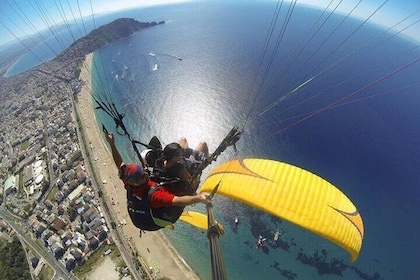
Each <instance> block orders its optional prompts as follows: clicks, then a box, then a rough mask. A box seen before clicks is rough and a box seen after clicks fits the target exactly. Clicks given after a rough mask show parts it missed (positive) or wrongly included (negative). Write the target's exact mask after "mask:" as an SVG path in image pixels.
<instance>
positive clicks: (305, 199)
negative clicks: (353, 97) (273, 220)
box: [200, 159, 364, 262]
mask: <svg viewBox="0 0 420 280" xmlns="http://www.w3.org/2000/svg"><path fill="white" fill-rule="evenodd" d="M217 184H219V186H218V190H217V193H218V194H222V195H224V196H228V197H230V198H233V199H235V200H238V201H241V202H243V203H246V204H248V205H251V206H253V207H255V208H258V209H260V210H263V211H265V212H267V213H270V214H272V215H275V216H277V217H280V218H282V219H285V220H288V221H290V222H292V223H295V224H297V225H299V226H301V227H303V228H305V229H308V230H310V231H312V232H314V233H316V234H318V235H320V236H322V237H324V238H326V239H328V240H330V241H332V242H334V243H336V244H337V245H339V246H340V247H342V248H344V249H345V250H347V251H348V252H349V253H350V255H351V262H354V261H356V260H357V258H358V256H359V252H360V249H361V247H362V240H363V235H364V228H363V221H362V217H361V216H360V214H359V212H358V211H357V209H356V207H355V206H354V204H353V203H352V202H351V201H350V199H348V198H347V196H346V195H345V194H343V193H342V192H341V191H340V190H339V189H337V188H336V187H334V186H333V185H332V184H331V183H329V182H327V181H326V180H324V179H322V178H321V177H319V176H317V175H315V174H313V173H311V172H308V171H306V170H304V169H302V168H299V167H296V166H293V165H290V164H286V163H282V162H277V161H273V160H266V159H244V160H234V161H230V162H227V163H224V164H222V165H219V166H217V167H216V168H214V169H213V170H212V171H211V172H210V174H209V176H208V177H207V179H206V181H205V182H204V183H203V185H202V187H201V190H200V191H201V192H211V191H212V190H213V189H214V187H215V186H216V185H217Z"/></svg>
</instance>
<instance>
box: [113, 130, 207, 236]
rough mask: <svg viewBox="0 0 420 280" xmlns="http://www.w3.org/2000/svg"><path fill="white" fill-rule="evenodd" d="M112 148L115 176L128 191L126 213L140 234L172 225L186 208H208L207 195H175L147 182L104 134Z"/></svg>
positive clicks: (139, 170)
mask: <svg viewBox="0 0 420 280" xmlns="http://www.w3.org/2000/svg"><path fill="white" fill-rule="evenodd" d="M106 140H107V142H108V143H109V145H110V147H111V152H112V156H113V158H114V162H115V165H116V166H117V167H118V176H119V178H120V179H121V180H122V181H123V182H124V187H125V189H126V191H127V209H128V213H129V215H130V218H131V221H132V222H133V224H134V225H135V226H136V227H137V228H139V229H142V230H150V231H152V230H158V229H161V228H164V227H167V226H171V225H172V223H175V222H176V221H177V220H178V218H179V216H180V215H181V213H182V211H183V209H184V207H185V206H187V205H190V204H195V203H203V204H208V203H209V200H207V196H208V194H205V193H201V194H196V195H177V193H176V190H173V188H172V187H171V185H161V186H160V185H158V184H157V183H156V182H154V181H152V180H150V178H149V175H148V173H147V172H143V168H142V166H141V165H137V164H135V163H125V162H123V160H122V157H121V154H120V153H119V151H118V149H117V147H116V145H115V139H114V136H113V134H112V133H111V134H106Z"/></svg>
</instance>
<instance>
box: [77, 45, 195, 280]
mask: <svg viewBox="0 0 420 280" xmlns="http://www.w3.org/2000/svg"><path fill="white" fill-rule="evenodd" d="M92 63H93V53H90V54H88V55H86V57H85V61H84V63H83V65H82V66H81V73H80V78H81V80H82V81H83V85H82V89H81V91H80V93H79V94H78V101H77V102H75V105H76V109H77V112H78V114H79V119H80V125H81V128H82V129H83V131H84V133H83V134H84V136H85V137H86V139H85V140H86V142H88V143H89V146H88V147H86V149H87V152H88V153H89V155H88V156H89V157H90V159H91V163H92V168H93V172H94V173H96V178H97V180H98V182H97V183H98V187H99V188H101V190H102V191H103V196H104V197H105V199H104V200H105V201H106V204H107V206H108V208H109V210H110V211H109V215H110V216H112V217H113V219H114V221H115V222H116V223H117V224H118V228H119V231H120V233H121V234H120V236H121V237H123V239H124V240H121V241H122V242H123V243H126V244H127V245H126V246H127V247H128V248H132V249H133V251H136V252H138V255H139V257H140V258H141V262H144V263H146V265H147V267H149V268H151V267H152V268H153V270H152V271H154V272H157V277H158V278H161V277H167V278H169V279H200V278H199V277H198V275H197V274H196V273H195V272H194V271H193V270H192V268H191V267H190V266H188V264H186V263H185V261H184V259H183V258H182V257H181V256H180V255H179V253H178V252H177V250H176V249H175V248H174V247H173V246H172V244H171V243H170V241H169V239H168V238H167V237H166V236H165V235H164V233H162V232H160V231H155V232H146V234H142V236H140V234H139V229H137V228H136V227H134V226H133V225H132V224H131V220H130V217H129V215H128V213H127V209H126V191H125V189H124V186H123V183H122V182H121V181H120V179H119V178H118V176H117V174H118V171H117V167H116V166H115V164H114V161H113V159H112V156H111V153H110V151H109V147H108V146H107V145H106V143H105V141H104V140H103V137H102V135H101V131H100V129H99V126H98V122H97V120H96V116H95V112H94V108H93V104H92V96H91V92H92V90H91V74H92V73H91V65H92ZM82 144H83V143H82ZM90 176H91V177H92V178H93V175H92V174H90ZM123 220H125V221H126V225H119V222H120V221H123ZM163 230H165V229H163Z"/></svg>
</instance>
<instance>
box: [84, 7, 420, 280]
mask: <svg viewBox="0 0 420 280" xmlns="http://www.w3.org/2000/svg"><path fill="white" fill-rule="evenodd" d="M274 9H275V4H273V3H265V2H264V3H253V2H246V4H244V3H241V4H222V5H221V4H220V3H213V4H211V3H210V4H209V3H207V4H204V3H190V4H182V5H171V6H159V7H154V8H147V9H140V10H131V11H128V12H125V13H124V14H118V15H113V17H117V16H121V15H124V16H126V17H134V18H136V19H138V20H139V21H161V20H164V21H165V24H163V25H159V26H156V27H153V28H149V29H147V30H144V31H142V32H140V33H138V34H136V35H134V36H131V37H129V38H126V39H123V40H120V41H118V42H115V43H113V44H112V45H109V46H107V47H105V48H103V49H102V50H100V51H97V52H96V53H95V59H94V66H95V67H94V68H93V69H92V70H93V73H94V78H93V84H94V88H95V90H96V91H95V94H96V95H98V96H105V93H106V94H108V93H110V95H111V96H112V99H113V100H114V101H115V103H116V105H117V108H119V109H120V110H121V111H124V113H126V117H125V121H126V125H127V126H128V128H129V130H130V132H131V133H132V135H133V136H134V137H135V138H136V139H138V140H140V141H142V142H147V141H148V139H150V138H151V137H152V136H153V135H156V136H158V137H159V138H160V139H162V141H163V142H164V143H165V144H167V143H169V142H172V141H176V140H177V139H178V138H179V137H181V136H186V137H187V139H188V140H189V143H190V145H191V146H194V145H195V144H196V143H197V142H198V141H199V140H206V141H207V142H208V143H209V146H210V149H212V148H215V147H216V146H217V145H218V143H219V141H221V139H223V137H224V135H225V134H226V133H227V132H228V131H229V130H230V128H231V127H232V126H234V125H238V124H245V127H244V128H245V133H244V135H243V137H242V139H241V140H240V142H239V143H238V154H237V155H235V154H234V152H233V151H232V150H231V149H229V150H228V151H227V152H226V153H225V154H223V155H222V156H221V157H220V158H219V159H218V162H223V161H226V160H228V159H230V158H232V157H234V156H238V157H240V158H244V157H258V158H270V159H274V160H278V161H284V162H287V163H291V164H294V165H297V166H300V167H302V168H304V169H307V170H310V171H312V172H314V173H316V174H318V175H320V176H321V177H323V178H325V179H327V180H328V181H330V182H331V183H333V184H334V185H336V186H338V187H339V188H340V189H341V190H342V191H343V192H344V193H346V194H347V195H348V197H349V198H350V199H351V200H352V201H353V202H354V203H355V205H356V206H357V207H358V210H359V211H360V213H361V214H362V217H363V220H364V224H365V239H364V242H363V247H362V251H361V253H360V257H359V259H358V261H357V262H356V263H354V264H350V263H349V256H348V255H347V253H346V252H345V251H343V250H342V249H340V248H338V247H336V246H335V245H332V244H330V243H329V242H328V241H326V240H324V239H322V238H319V237H317V236H315V235H314V234H312V233H308V232H306V231H304V230H302V229H300V228H299V227H297V226H295V225H293V224H290V223H288V222H285V221H282V220H280V219H278V218H275V217H271V216H268V215H266V214H264V213H261V212H259V211H256V210H253V209H251V208H249V207H247V206H245V205H242V204H240V203H236V202H233V201H230V200H228V199H225V198H222V197H217V199H216V200H215V203H214V204H215V211H216V216H217V218H218V220H219V221H220V222H222V224H224V225H225V231H226V232H225V235H224V236H223V237H222V238H221V246H222V249H223V257H224V260H225V264H226V269H227V274H228V278H229V279H418V276H417V269H418V268H417V266H418V261H419V260H420V253H419V251H420V242H419V239H418V232H419V231H420V222H419V221H420V214H419V211H418V203H419V201H420V191H419V187H418V182H419V177H420V175H419V174H420V172H419V167H420V164H419V163H420V149H419V147H418V143H419V140H420V122H419V121H418V108H420V106H419V105H420V104H419V103H420V101H419V97H418V93H419V86H418V84H417V85H416V83H418V80H419V73H420V65H419V63H416V64H413V65H410V66H407V67H405V65H407V64H409V63H410V62H412V61H415V60H416V59H418V58H419V57H420V51H419V49H418V48H416V46H418V43H415V42H412V41H409V40H408V39H407V38H403V37H397V36H394V37H392V36H391V35H392V32H391V33H383V32H384V31H383V29H381V27H379V26H376V25H372V24H364V25H363V26H361V27H360V24H361V22H360V21H357V20H355V19H348V20H346V21H345V23H344V24H343V25H342V26H340V27H339V28H338V29H337V31H336V32H334V33H332V32H333V30H334V29H336V27H337V26H338V24H339V23H340V22H341V21H342V16H340V15H334V16H332V17H331V18H330V19H328V22H327V24H325V25H324V26H323V27H322V28H320V29H319V31H318V32H316V33H315V31H316V30H317V28H313V26H314V23H315V22H316V21H317V19H318V17H319V16H320V14H321V11H319V10H313V9H309V8H306V7H298V8H296V10H295V11H294V13H293V16H292V18H291V20H290V22H289V24H288V26H287V28H286V31H285V32H284V34H283V35H282V39H281V41H280V44H279V45H278V47H277V52H276V53H275V55H274V56H273V58H272V59H270V57H271V54H272V53H273V51H274V49H275V48H276V47H275V46H274V44H275V42H276V40H277V37H278V36H277V34H279V33H280V32H281V29H282V23H283V19H284V17H285V12H282V13H281V15H280V19H279V21H278V24H277V27H276V29H275V30H274V32H273V34H275V35H273V37H272V39H271V41H270V43H269V44H268V48H267V51H266V55H265V58H264V59H262V60H261V57H262V54H263V51H264V42H265V39H266V35H267V34H268V32H269V26H270V22H271V19H272V15H273V13H274ZM325 18H326V17H325V16H324V19H325ZM356 29H358V30H357V32H354V30H356ZM350 35H351V36H350ZM269 66H270V68H268V67H269ZM400 68H401V70H398V69H400ZM257 69H260V71H258V72H256V70H257ZM393 72H395V73H394V74H392V75H391V73H393ZM388 76H389V77H388ZM385 77H387V78H385ZM311 78H313V79H312V80H310V79H311ZM308 80H310V81H309V82H308V83H307V84H306V85H305V86H304V87H302V88H301V89H300V90H298V91H296V92H293V93H291V92H292V91H293V89H295V88H297V87H298V86H299V85H301V84H302V83H304V82H305V81H308ZM282 96H286V97H287V98H284V100H283V99H282ZM98 119H99V121H101V122H103V123H105V124H107V126H108V127H109V128H112V127H114V124H113V123H112V121H111V120H110V119H109V118H107V117H106V116H105V115H104V114H102V113H100V112H98ZM117 140H118V145H119V146H120V147H121V150H123V147H124V148H125V149H124V150H125V155H124V156H125V157H126V158H130V159H131V160H135V156H134V154H133V153H132V149H131V147H130V144H129V143H128V141H127V139H125V138H123V137H119V138H118V139H117ZM194 208H195V209H196V210H197V209H198V210H203V209H202V208H201V207H200V206H198V205H197V206H195V207H194ZM235 216H237V217H239V220H240V224H239V227H238V228H235V227H234V225H233V224H234V223H233V221H234V217H235ZM276 230H280V231H281V232H282V236H281V240H282V241H281V242H280V244H278V245H276V244H274V243H273V242H271V241H270V242H268V246H267V247H265V248H264V249H263V250H257V249H255V240H256V239H257V238H258V235H260V234H261V235H263V236H265V237H267V238H268V239H269V240H271V239H272V236H273V234H274V232H275V231H276ZM166 233H167V235H168V237H169V238H170V240H171V241H172V242H173V245H174V246H175V247H176V248H177V250H178V251H179V253H180V255H181V256H182V257H183V258H184V259H185V261H186V262H187V263H188V264H189V265H190V266H191V267H192V269H194V270H195V271H196V272H197V273H198V274H199V275H200V276H201V277H202V278H203V279H210V277H211V272H210V259H209V252H208V247H209V244H208V240H207V237H206V235H205V234H204V233H202V232H200V231H197V230H196V229H192V228H190V226H188V225H183V224H181V223H177V224H176V230H175V231H172V232H166ZM324 249H325V250H326V251H325V252H326V254H323V253H322V250H324ZM299 255H300V256H307V257H308V258H309V259H310V260H311V261H310V262H309V263H303V262H301V261H300V260H299V259H297V257H298V256H299Z"/></svg>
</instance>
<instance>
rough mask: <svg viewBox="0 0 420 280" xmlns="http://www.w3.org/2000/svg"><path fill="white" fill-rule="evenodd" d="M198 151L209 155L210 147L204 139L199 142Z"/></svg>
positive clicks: (206, 155)
mask: <svg viewBox="0 0 420 280" xmlns="http://www.w3.org/2000/svg"><path fill="white" fill-rule="evenodd" d="M195 150H196V151H199V152H202V153H203V154H204V156H205V157H208V156H209V147H208V146H207V143H206V142H204V141H201V142H200V143H198V145H197V148H195Z"/></svg>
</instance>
